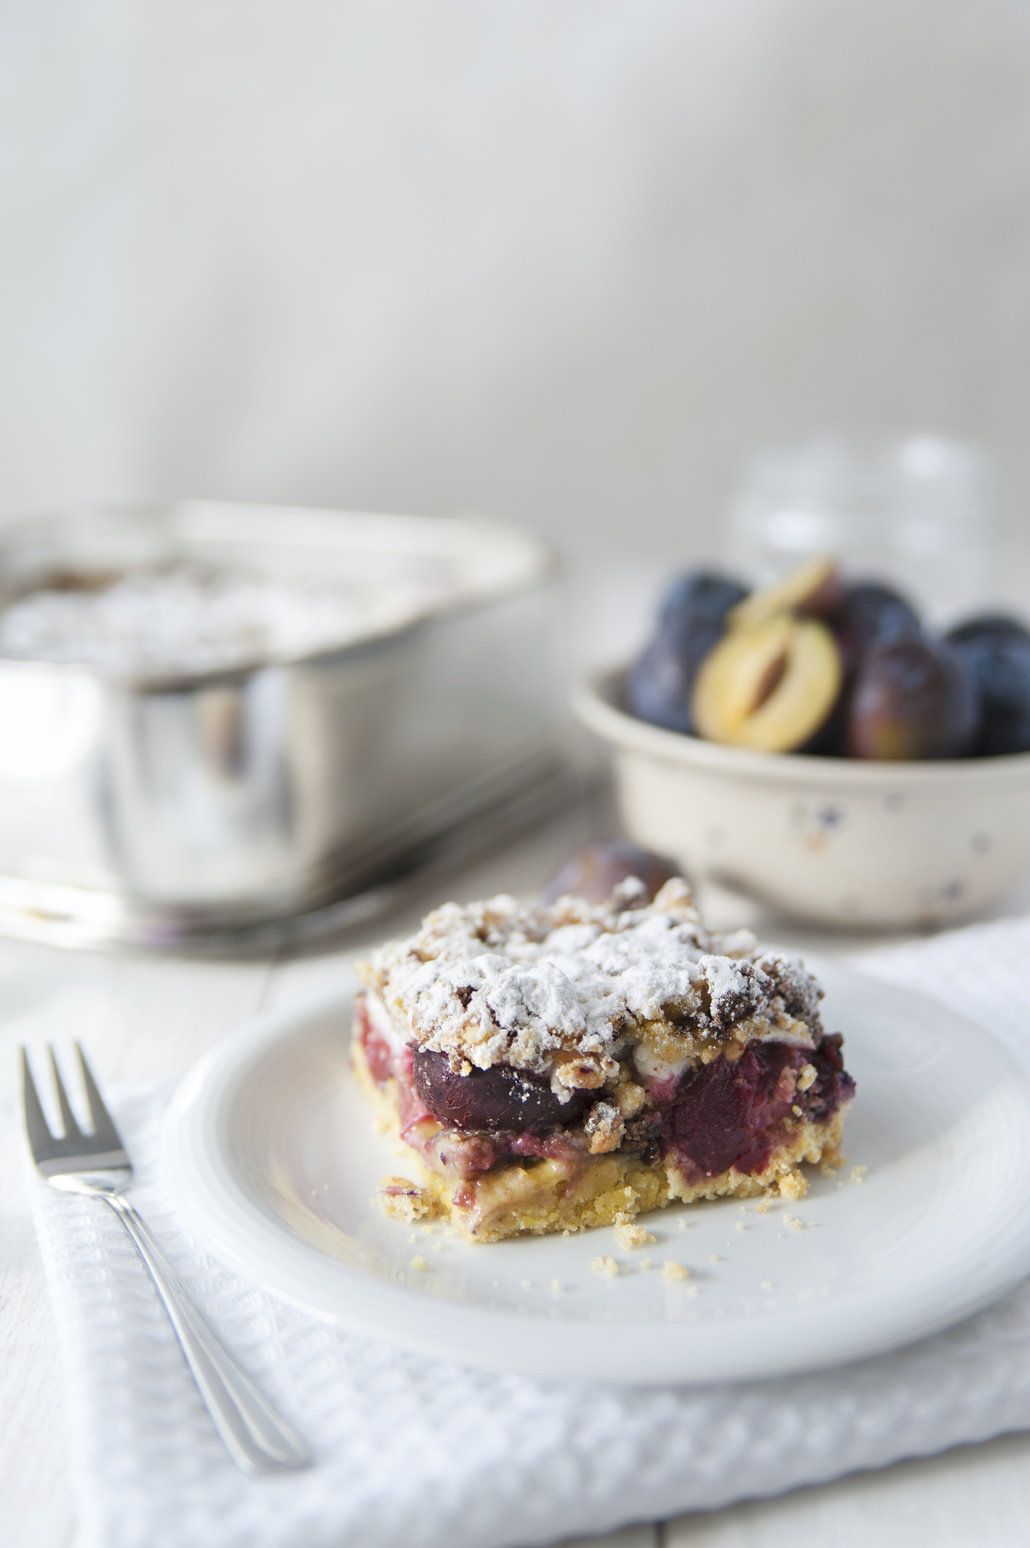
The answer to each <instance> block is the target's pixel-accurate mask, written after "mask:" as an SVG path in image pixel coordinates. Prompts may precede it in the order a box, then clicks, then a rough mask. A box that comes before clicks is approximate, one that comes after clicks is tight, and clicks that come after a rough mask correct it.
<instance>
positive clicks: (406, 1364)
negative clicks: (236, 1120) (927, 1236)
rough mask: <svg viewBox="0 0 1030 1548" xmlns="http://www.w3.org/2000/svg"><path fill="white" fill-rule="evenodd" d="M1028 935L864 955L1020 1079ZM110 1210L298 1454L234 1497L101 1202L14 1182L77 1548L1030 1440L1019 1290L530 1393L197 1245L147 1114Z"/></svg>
mask: <svg viewBox="0 0 1030 1548" xmlns="http://www.w3.org/2000/svg"><path fill="white" fill-rule="evenodd" d="M1028 956H1030V918H1023V919H1018V920H1009V921H1004V922H1002V923H1000V924H993V925H985V926H981V927H977V928H973V929H970V930H964V931H960V932H954V933H952V934H950V935H946V936H938V937H936V938H935V939H933V940H930V941H927V942H921V943H918V944H913V945H905V946H903V947H894V948H891V949H889V950H886V951H881V952H877V953H875V954H871V955H868V956H866V957H865V958H864V959H863V965H864V966H865V967H866V968H867V969H872V970H873V971H875V972H877V973H880V974H882V975H883V976H885V977H889V978H891V979H893V980H895V981H897V982H899V983H903V984H908V985H912V986H914V987H919V988H926V989H929V990H931V991H932V992H933V993H935V994H937V995H938V996H939V997H940V998H942V999H944V1000H947V1001H949V1002H951V1003H959V1004H962V1005H966V1004H968V1005H970V1006H972V1008H973V1010H974V1012H975V1014H976V1016H977V1017H978V1019H980V1020H981V1021H983V1022H985V1023H986V1024H988V1025H989V1026H990V1027H991V1029H992V1030H993V1031H994V1032H996V1033H997V1034H998V1035H999V1036H1000V1037H1002V1038H1004V1039H1005V1041H1006V1042H1008V1043H1009V1044H1010V1045H1011V1046H1012V1047H1013V1048H1014V1049H1015V1051H1016V1052H1017V1053H1018V1054H1019V1055H1020V1057H1021V1058H1022V1059H1023V1060H1024V1061H1025V1062H1026V1063H1027V1064H1028V1066H1030V1026H1028V1024H1027V1023H1028V1020H1030V1016H1028V1011H1030V1006H1028V1004H1027V999H1026V992H1025V985H1026V962H1027V958H1028ZM116 1105H117V1115H118V1119H119V1122H120V1123H121V1124H123V1125H124V1130H125V1135H126V1138H127V1140H128V1145H129V1149H130V1151H131V1152H132V1154H133V1156H134V1157H135V1159H136V1161H137V1162H138V1186H137V1187H136V1188H135V1189H134V1192H133V1197H134V1199H135V1201H136V1202H137V1203H138V1205H139V1207H140V1209H141V1210H142V1212H143V1214H144V1215H145V1216H146V1217H147V1219H148V1220H149V1222H150V1224H151V1225H152V1227H153V1228H154V1230H155V1232H156V1233H157V1235H158V1236H159V1237H160V1239H161V1240H162V1242H163V1243H164V1245H165V1246H166V1248H167V1249H168V1252H169V1253H170V1255H171V1257H172V1258H173V1260H174V1262H175V1263H176V1265H177V1267H178V1268H179V1270H180V1272H181V1274H182V1276H183V1278H184V1279H185V1280H186V1282H187V1283H188V1284H189V1286H190V1288H191V1289H192V1291H193V1293H194V1294H195V1296H196V1298H197V1300H198V1302H199V1303H200V1305H201V1306H202V1307H203V1308H204V1309H205V1310H206V1312H207V1314H208V1315H209V1317H210V1319H211V1321H212V1322H213V1323H214V1325H215V1327H216V1328H218V1329H219V1330H220V1331H221V1332H222V1333H223V1334H224V1336H225V1338H226V1339H227V1340H228V1342H229V1343H230V1345H231V1346H232V1347H233V1348H234V1349H235V1350H236V1351H237V1352H238V1354H239V1355H240V1356H241V1358H242V1359H243V1360H244V1361H245V1362H246V1364H247V1365H248V1367H249V1368H250V1369H251V1370H252V1371H253V1373H254V1374H255V1376H256V1377H257V1378H258V1380H259V1381H260V1382H261V1383H262V1385H263V1386H264V1388H265V1389H266V1391H267V1392H268V1393H269V1395H270V1396H271V1397H272V1398H273V1399H274V1400H275V1401H276V1402H277V1403H278V1404H279V1405H280V1406H281V1407H282V1409H283V1411H284V1412H285V1413H286V1414H287V1415H288V1416H289V1417H290V1418H291V1419H293V1420H294V1422H295V1423H296V1424H297V1426H298V1427H299V1428H300V1429H301V1430H302V1431H303V1432H304V1434H305V1435H306V1436H307V1437H308V1438H309V1440H310V1441H311V1442H312V1443H313V1445H314V1447H315V1449H316V1451H317V1456H318V1461H317V1465H316V1466H315V1467H314V1468H312V1469H311V1470H310V1471H309V1472H307V1473H302V1474H293V1475H288V1476H284V1477H275V1478H270V1479H257V1480H255V1479H250V1478H246V1477H244V1476H243V1475H241V1474H240V1473H238V1472H237V1471H236V1470H235V1468H233V1467H232V1465H231V1464H230V1463H229V1462H228V1461H227V1460H226V1458H225V1456H224V1454H223V1452H222V1450H221V1446H220V1443H219V1442H218V1440H217V1439H216V1437H215V1435H214V1432H213V1431H212V1430H211V1427H210V1425H209V1424H208V1423H207V1421H206V1418H205V1416H204V1414H203V1412H202V1410H201V1407H200V1401H199V1399H198V1397H197V1396H196V1393H195V1392H194V1390H193V1387H192V1385H191V1382H190V1380H189V1378H188V1376H187V1374H186V1372H185V1369H184V1367H183V1365H182V1362H181V1359H180V1356H179V1354H178V1351H177V1349H176V1347H175V1345H174V1342H173V1339H172V1336H171V1333H170V1331H169V1328H168V1326H167V1324H166V1322H165V1319H164V1316H163V1314H162V1312H161V1311H160V1309H159V1307H158V1305H157V1302H156V1299H155V1297H154V1295H153V1294H152V1293H151V1291H150V1288H149V1285H148V1284H147V1282H146V1280H145V1278H144V1276H143V1273H142V1272H141V1270H140V1266H139V1264H138V1262H137V1260H136V1258H135V1254H134V1251H133V1248H132V1247H131V1245H130V1243H129V1241H128V1239H127V1238H126V1237H125V1235H124V1233H123V1232H122V1230H121V1228H120V1226H119V1224H118V1222H117V1221H116V1220H115V1219H114V1217H113V1216H111V1215H110V1214H109V1213H108V1211H107V1210H105V1209H101V1208H99V1207H98V1206H96V1205H95V1204H91V1203H89V1202H88V1201H85V1200H78V1199H70V1198H64V1197H61V1196H58V1195H57V1194H55V1193H54V1192H53V1190H50V1189H46V1188H44V1187H43V1186H42V1185H39V1186H38V1188H37V1198H36V1207H37V1218H38V1227H39V1233H40V1237H41V1240H42V1243H43V1248H44V1253H45V1258H46V1263H47V1269H48V1273H49V1277H50V1282H51V1286H52V1289H53V1296H54V1301H55V1305H56V1311H57V1317H58V1323H59V1326H60V1330H61V1337H62V1343H63V1348H64V1354H65V1359H66V1364H67V1380H68V1398H69V1416H70V1424H71V1433H72V1441H73V1452H74V1473H75V1480H76V1492H77V1495H78V1499H79V1504H80V1508H81V1519H82V1523H83V1526H82V1537H81V1538H80V1544H81V1545H82V1548H85V1545H87V1544H88V1545H89V1548H330V1545H331V1548H344V1545H360V1548H437V1545H440V1548H443V1545H446V1548H503V1545H516V1544H527V1545H528V1544H532V1543H549V1542H552V1541H554V1540H555V1539H558V1538H561V1537H566V1536H570V1535H573V1534H578V1533H585V1532H589V1531H598V1530H602V1529H604V1528H608V1527H615V1526H618V1525H620V1524H622V1523H624V1522H627V1521H631V1520H644V1519H646V1520H656V1519H658V1518H660V1517H663V1516H668V1515H673V1514H675V1513H677V1512H680V1511H683V1510H689V1509H691V1508H695V1507H712V1506H717V1505H722V1504H727V1503H729V1502H730V1501H732V1500H736V1499H740V1498H743V1497H746V1496H756V1495H763V1494H774V1493H779V1492H781V1491H783V1490H786V1489H789V1488H791V1487H793V1486H794V1485H797V1484H803V1483H812V1482H816V1481H819V1480H824V1479H829V1478H834V1477H837V1476H839V1475H840V1474H842V1473H845V1472H849V1471H852V1470H854V1469H858V1468H868V1467H875V1466H878V1465H881V1464H884V1463H887V1462H891V1461H894V1460H897V1459H899V1458H901V1457H908V1456H915V1455H919V1454H926V1453H930V1452H935V1451H940V1450H943V1449H944V1448H945V1447H947V1446H952V1445H955V1444H957V1443H959V1442H966V1441H975V1440H981V1439H984V1438H986V1437H988V1436H991V1435H995V1434H998V1433H999V1432H1001V1431H1003V1430H1009V1429H1017V1428H1023V1427H1030V1362H1028V1361H1027V1359H1026V1350H1027V1348H1028V1346H1030V1282H1028V1283H1027V1284H1025V1285H1024V1286H1023V1287H1022V1288H1021V1289H1020V1290H1019V1291H1017V1292H1016V1293H1014V1294H1012V1295H1010V1296H1009V1297H1007V1299H1005V1300H1003V1301H1001V1302H999V1303H998V1304H996V1305H995V1306H993V1307H991V1308H989V1309H988V1310H987V1311H985V1312H982V1313H980V1315H978V1316H976V1317H974V1318H972V1319H971V1320H969V1321H968V1322H966V1323H964V1324H962V1325H961V1326H960V1327H957V1328H955V1329H953V1330H951V1331H949V1332H946V1333H943V1334H940V1335H938V1336H936V1337H934V1338H932V1339H928V1340H924V1341H923V1342H921V1343H919V1344H915V1345H913V1346H911V1347H909V1348H908V1349H906V1350H903V1351H902V1352H900V1353H896V1354H892V1355H890V1356H889V1357H886V1358H879V1359H875V1360H869V1361H866V1362H864V1363H862V1364H859V1365H854V1366H851V1367H849V1368H847V1369H845V1370H836V1371H832V1372H829V1373H827V1374H824V1375H812V1376H807V1377H803V1378H797V1379H794V1380H787V1381H777V1382H774V1383H769V1382H766V1383H755V1384H753V1385H750V1386H737V1387H712V1388H706V1389H704V1390H691V1391H687V1390H675V1389H669V1390H659V1391H655V1390H639V1391H637V1390H627V1389H613V1388H602V1387H595V1388H586V1387H574V1386H569V1385H562V1386H547V1385H544V1384H541V1383H539V1382H536V1381H532V1380H528V1379H526V1378H524V1377H519V1376H504V1375H496V1374H490V1373H485V1372H479V1371H473V1370H466V1369H464V1368H462V1367H459V1366H457V1365H453V1364H451V1363H449V1362H446V1361H443V1360H429V1359H426V1358H424V1357H423V1356H419V1355H414V1354H407V1353H405V1352H403V1351H400V1350H395V1349H392V1348H390V1347H388V1346H387V1345H386V1344H382V1343H371V1342H369V1341H367V1340H365V1339H361V1338H356V1337H351V1336H349V1335H347V1334H345V1333H340V1332H337V1331H335V1330H333V1329H332V1328H330V1327H327V1326H325V1325H323V1324H321V1323H319V1322H317V1321H314V1320H313V1319H311V1318H309V1317H305V1316H303V1315H301V1314H300V1313H299V1312H296V1311H293V1310H291V1309H290V1308H289V1307H287V1306H284V1305H282V1304H280V1303H279V1302H278V1301H276V1300H274V1299H272V1298H271V1297H270V1296H268V1295H265V1294H263V1293H262V1292H261V1291H260V1290H256V1289H254V1288H253V1287H252V1286H250V1285H249V1284H246V1283H244V1282H243V1281H241V1280H240V1279H239V1278H237V1277H236V1276H235V1275H234V1274H232V1273H230V1272H228V1270H226V1269H224V1268H222V1267H221V1266H220V1265H219V1264H218V1263H216V1262H214V1261H213V1260H212V1259H210V1258H208V1257H206V1256H205V1255H204V1254H203V1253H201V1252H199V1251H198V1250H197V1248H196V1247H195V1246H194V1245H193V1243H192V1242H191V1241H190V1239H189V1238H188V1236H187V1235H186V1233H185V1231H184V1230H183V1229H182V1227H181V1226H180V1225H179V1223H178V1221H177V1219H176V1217H175V1215H174V1214H173V1212H172V1209H171V1207H170V1205H169V1203H168V1200H167V1198H166V1197H165V1194H164V1192H163V1190H162V1186H161V1182H160V1178H159V1177H158V1175H157V1171H156V1158H157V1154H158V1149H159V1131H160V1123H161V1118H162V1114H163V1111H164V1106H165V1097H164V1096H156V1095H154V1094H153V1093H149V1094H146V1095H133V1094H125V1095H124V1096H123V1099H122V1100H121V1101H120V1102H118V1103H117V1104H116Z"/></svg>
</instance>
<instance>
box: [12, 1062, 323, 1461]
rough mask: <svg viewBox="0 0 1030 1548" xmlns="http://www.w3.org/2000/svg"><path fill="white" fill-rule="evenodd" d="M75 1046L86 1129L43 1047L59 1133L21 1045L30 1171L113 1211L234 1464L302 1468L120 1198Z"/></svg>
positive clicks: (122, 1166)
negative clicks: (46, 1111) (48, 1117)
mask: <svg viewBox="0 0 1030 1548" xmlns="http://www.w3.org/2000/svg"><path fill="white" fill-rule="evenodd" d="M75 1050H76V1053H77V1054H78V1056H79V1068H80V1070H81V1072H82V1086H83V1090H84V1092H85V1096H86V1105H87V1107H88V1109H89V1117H90V1123H91V1128H90V1130H89V1131H88V1132H86V1131H84V1130H83V1129H81V1128H80V1127H79V1123H78V1120H77V1119H76V1117H75V1113H74V1112H73V1110H72V1105H71V1102H70V1101H69V1100H68V1091H67V1087H66V1086H65V1083H64V1081H63V1080H62V1079H61V1071H60V1068H59V1066H58V1063H57V1058H56V1056H55V1054H54V1050H53V1048H49V1050H48V1051H49V1054H50V1066H51V1069H52V1071H53V1077H54V1085H55V1087H56V1089H57V1105H58V1109H59V1111H60V1115H61V1127H62V1130H63V1133H61V1134H54V1133H53V1132H52V1130H51V1128H50V1126H49V1124H48V1123H47V1120H46V1115H45V1114H44V1112H43V1107H42V1104H41V1102H40V1100H39V1092H38V1091H37V1089H36V1084H35V1082H34V1080H33V1078H32V1069H31V1067H30V1065H29V1058H28V1053H27V1051H26V1050H25V1049H24V1048H23V1049H22V1050H21V1066H22V1107H23V1112H24V1117H25V1133H26V1135H27V1136H28V1141H29V1149H30V1150H31V1152H32V1159H33V1161H34V1162H35V1163H36V1168H37V1170H38V1171H39V1172H40V1174H41V1175H42V1176H43V1177H44V1178H45V1179H46V1181H47V1182H48V1183H50V1184H51V1185H52V1186H53V1187H55V1188H61V1189H63V1190H64V1192H65V1193H84V1194H87V1195H89V1196H90V1197H91V1198H98V1199H103V1201H104V1203H105V1204H108V1205H110V1207H111V1208H112V1209H113V1210H114V1212H115V1214H116V1215H117V1216H118V1219H119V1220H120V1221H121V1223H122V1225H123V1226H124V1227H125V1229H126V1231H127V1232H128V1233H129V1236H130V1237H131V1238H132V1243H133V1246H134V1247H135V1248H136V1251H137V1252H138V1253H139V1255H140V1257H141V1258H142V1260H143V1263H144V1265H145V1267H146V1269H147V1272H148V1273H149V1274H150V1277H151V1279H152V1280H153V1282H154V1286H155V1288H156V1290H157V1293H158V1295H159V1296H160V1298H161V1301H162V1304H163V1305H164V1309H165V1311H166V1312H167V1313H168V1320H169V1322H170V1323H171V1324H172V1327H173V1329H174V1331H175V1336H176V1338H177V1339H178V1341H179V1346H180V1348H181V1349H182V1352H183V1354H184V1355H185V1357H186V1364H187V1365H188V1366H189V1368H190V1371H191V1372H192V1374H193V1379H194V1381H195V1382H196V1384H197V1387H198V1388H199V1390H200V1395H201V1397H202V1398H203V1400H204V1404H205V1407H206V1408H207V1411H208V1413H209V1414H210V1415H211V1419H212V1422H213V1423H214V1426H215V1429H216V1430H217V1431H218V1433H219V1435H220V1436H221V1437H222V1440H223V1441H224V1442H225V1446H226V1449H227V1450H228V1452H229V1455H230V1456H231V1457H232V1459H233V1461H234V1462H235V1463H236V1465H237V1467H240V1468H242V1469H243V1470H244V1471H245V1472H248V1473H267V1472H277V1471H280V1470H281V1469H283V1468H296V1467H306V1466H307V1465H308V1463H309V1462H310V1461H311V1456H310V1453H309V1452H308V1449H307V1447H306V1446H305V1445H304V1442H303V1441H302V1440H301V1438H300V1436H299V1435H298V1434H297V1432H296V1431H295V1430H294V1429H293V1428H292V1426H291V1425H289V1424H287V1423H286V1421H285V1419H282V1418H280V1416H279V1415H278V1414H277V1413H276V1412H275V1410H274V1408H272V1406H271V1404H270V1403H269V1402H268V1400H267V1399H266V1398H265V1397H264V1396H263V1395H262V1394H261V1393H260V1392H259V1391H258V1389H257V1387H256V1386H255V1385H254V1383H253V1382H252V1381H251V1379H250V1377H249V1376H248V1375H247V1373H246V1372H245V1371H244V1370H243V1368H242V1367H241V1366H240V1365H239V1364H237V1362H236V1360H235V1358H234V1356H233V1355H231V1354H230V1353H229V1351H228V1350H227V1349H226V1348H225V1346H224V1345H223V1344H222V1342H221V1341H220V1340H219V1338H218V1337H217V1335H216V1334H215V1333H214V1332H212V1330H211V1328H209V1327H208V1325H207V1323H206V1322H205V1321H204V1319H203V1317H201V1315H200V1313H199V1311H198V1310H197V1308H196V1307H195V1306H194V1305H193V1303H192V1301H191V1300H190V1298H189V1295H188V1293H187V1290H186V1287H185V1285H184V1284H183V1282H182V1280H181V1279H180V1278H179V1276H178V1274H177V1273H176V1272H175V1270H174V1269H173V1268H172V1267H171V1265H170V1264H169V1263H168V1261H167V1259H166V1258H165V1256H164V1253H163V1252H162V1251H161V1249H160V1247H159V1246H158V1244H157V1242H156V1241H155V1239H154V1237H153V1236H152V1235H151V1234H150V1231H149V1229H148V1228H147V1226H146V1225H145V1224H144V1223H143V1221H142V1220H141V1218H140V1216H139V1215H138V1214H137V1213H136V1211H135V1210H134V1209H133V1207H132V1205H131V1204H130V1203H129V1201H128V1199H127V1198H126V1197H125V1195H124V1191H123V1190H124V1189H125V1188H126V1187H127V1186H128V1183H129V1181H130V1179H131V1177H132V1162H131V1161H130V1160H129V1157H128V1154H127V1152H126V1149H125V1146H124V1145H123V1144H122V1141H121V1136H120V1135H119V1133H118V1130H117V1129H116V1128H115V1126H114V1120H113V1119H112V1117H111V1114H110V1113H109V1112H108V1110H107V1106H106V1104H105V1102H104V1099H103V1098H102V1096H101V1095H100V1092H99V1090H98V1088H97V1083H96V1081H95V1080H94V1078H93V1072H92V1070H91V1069H90V1067H89V1065H88V1064H87V1062H86V1055H85V1054H84V1053H83V1051H82V1048H81V1046H80V1045H79V1044H78V1043H76V1044H75Z"/></svg>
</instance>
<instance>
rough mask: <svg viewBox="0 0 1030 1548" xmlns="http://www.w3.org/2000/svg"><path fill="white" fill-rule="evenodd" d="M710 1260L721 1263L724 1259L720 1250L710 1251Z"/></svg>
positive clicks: (710, 1261)
mask: <svg viewBox="0 0 1030 1548" xmlns="http://www.w3.org/2000/svg"><path fill="white" fill-rule="evenodd" d="M708 1261H709V1263H721V1262H722V1261H723V1259H722V1255H721V1254H720V1253H718V1252H710V1253H709V1254H708Z"/></svg>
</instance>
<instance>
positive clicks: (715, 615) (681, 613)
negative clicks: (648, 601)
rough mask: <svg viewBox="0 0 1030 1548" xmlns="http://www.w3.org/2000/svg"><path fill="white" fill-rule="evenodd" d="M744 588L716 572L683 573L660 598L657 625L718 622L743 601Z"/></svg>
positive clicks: (746, 592)
mask: <svg viewBox="0 0 1030 1548" xmlns="http://www.w3.org/2000/svg"><path fill="white" fill-rule="evenodd" d="M747 594H748V589H747V587H746V586H742V585H741V584H740V582H739V581H736V580H733V578H732V577H731V576H729V575H722V574H720V573H719V572H718V571H717V570H687V571H686V572H685V573H684V574H683V575H678V576H677V577H676V579H675V580H674V581H673V582H672V584H671V585H670V586H669V588H668V590H667V591H666V592H665V595H664V596H663V597H662V600H661V603H660V605H659V608H658V622H659V625H664V624H668V623H674V624H675V623H681V622H683V621H684V620H687V619H689V620H691V621H694V620H696V619H699V618H708V619H711V620H713V621H714V622H716V623H722V621H723V619H724V618H725V617H726V614H727V613H728V612H729V610H730V608H731V607H736V605H737V603H738V602H743V600H744V598H745V597H746V596H747Z"/></svg>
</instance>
